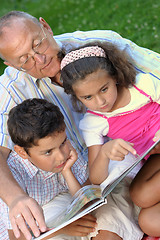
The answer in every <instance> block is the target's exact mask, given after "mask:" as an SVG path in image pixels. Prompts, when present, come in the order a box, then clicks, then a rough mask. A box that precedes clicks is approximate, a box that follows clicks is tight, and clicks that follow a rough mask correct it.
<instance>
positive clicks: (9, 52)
mask: <svg viewBox="0 0 160 240" xmlns="http://www.w3.org/2000/svg"><path fill="white" fill-rule="evenodd" d="M41 24H42V27H40V26H39V25H36V24H35V23H33V22H32V21H30V20H25V21H17V20H15V21H14V23H13V25H12V27H9V28H8V27H7V28H5V33H4V35H3V37H1V38H0V53H1V54H2V56H3V58H4V59H5V64H7V65H10V66H13V67H15V68H17V69H21V67H22V68H24V70H25V64H24V63H25V61H26V59H28V57H30V61H31V63H32V64H31V67H29V68H28V69H27V73H28V74H30V75H32V76H33V77H35V78H42V77H54V76H56V75H57V73H58V72H59V71H60V62H59V59H58V57H57V54H58V52H59V51H60V48H59V46H58V44H57V43H56V41H55V40H54V38H53V33H52V31H51V29H50V28H49V26H48V24H47V23H46V22H45V21H44V20H43V21H42V22H41ZM42 39H44V40H42ZM41 40H42V41H43V43H42V44H44V47H45V48H44V50H45V51H44V52H43V53H42V54H38V53H37V52H38V51H37V52H36V51H34V49H35V50H36V46H37V44H39V43H40V42H41ZM45 44H46V45H45ZM34 60H35V62H34Z"/></svg>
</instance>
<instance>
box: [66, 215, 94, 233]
mask: <svg viewBox="0 0 160 240" xmlns="http://www.w3.org/2000/svg"><path fill="white" fill-rule="evenodd" d="M96 226H97V223H96V218H95V217H93V216H92V215H89V214H88V215H86V216H84V217H82V218H80V219H78V220H77V221H75V222H73V223H71V224H69V225H68V226H66V227H64V228H63V229H62V231H63V234H67V235H69V236H80V237H83V236H87V235H88V234H89V233H91V232H94V231H95V227H96Z"/></svg>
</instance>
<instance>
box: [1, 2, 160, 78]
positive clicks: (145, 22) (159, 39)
mask: <svg viewBox="0 0 160 240" xmlns="http://www.w3.org/2000/svg"><path fill="white" fill-rule="evenodd" d="M0 3H1V4H0V6H1V8H0V16H2V15H4V14H6V13H7V12H8V11H11V10H21V11H26V12H28V13H30V14H32V15H34V16H35V17H37V18H39V17H40V16H42V17H43V18H44V19H45V20H46V21H47V22H48V23H49V25H50V26H51V28H52V30H53V32H54V35H57V34H61V33H65V32H73V31H76V30H82V31H88V30H94V29H108V30H113V31H116V32H118V33H119V34H120V35H121V36H123V37H124V38H128V39H130V40H132V41H133V42H135V43H136V44H138V45H139V46H142V47H146V48H149V49H151V50H153V51H156V52H159V53H160V16H159V15H160V0H114V1H113V0H31V1H29V0H7V1H5V0H0ZM4 67H5V66H4V65H3V62H2V61H0V74H2V72H3V69H4Z"/></svg>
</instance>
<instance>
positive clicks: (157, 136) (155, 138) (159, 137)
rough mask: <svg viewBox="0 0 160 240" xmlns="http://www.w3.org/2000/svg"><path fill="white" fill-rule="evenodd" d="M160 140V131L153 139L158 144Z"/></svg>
mask: <svg viewBox="0 0 160 240" xmlns="http://www.w3.org/2000/svg"><path fill="white" fill-rule="evenodd" d="M159 139H160V130H158V131H157V132H156V133H155V136H154V138H153V141H154V142H156V141H157V140H159Z"/></svg>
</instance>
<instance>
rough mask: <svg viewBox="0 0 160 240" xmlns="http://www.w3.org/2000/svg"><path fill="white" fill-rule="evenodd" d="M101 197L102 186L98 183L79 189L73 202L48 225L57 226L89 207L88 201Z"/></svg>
mask: <svg viewBox="0 0 160 240" xmlns="http://www.w3.org/2000/svg"><path fill="white" fill-rule="evenodd" d="M100 198H101V188H100V186H98V185H87V186H84V187H82V188H81V189H79V191H78V192H77V193H76V194H75V195H74V196H73V199H72V202H71V203H70V204H69V206H67V207H66V209H64V211H63V212H62V213H61V214H60V215H59V216H58V217H57V218H56V219H53V220H52V221H50V222H48V223H47V227H49V228H53V227H56V226H58V225H60V224H62V223H64V222H66V221H68V220H69V219H71V218H72V217H74V216H75V215H76V214H77V213H78V212H79V211H80V210H84V206H86V207H88V205H87V204H88V203H89V202H91V203H92V201H93V200H95V199H100Z"/></svg>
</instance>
